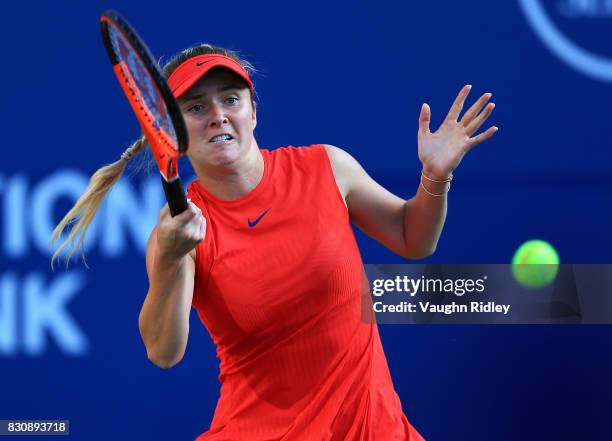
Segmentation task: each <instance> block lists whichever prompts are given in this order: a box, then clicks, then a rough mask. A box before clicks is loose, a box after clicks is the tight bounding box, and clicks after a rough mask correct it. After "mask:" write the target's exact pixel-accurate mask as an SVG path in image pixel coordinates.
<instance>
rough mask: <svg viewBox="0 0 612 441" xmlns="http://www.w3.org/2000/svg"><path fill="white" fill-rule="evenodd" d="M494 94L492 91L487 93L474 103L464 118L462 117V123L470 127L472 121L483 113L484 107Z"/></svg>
mask: <svg viewBox="0 0 612 441" xmlns="http://www.w3.org/2000/svg"><path fill="white" fill-rule="evenodd" d="M492 96H493V94H492V93H485V94H483V95H482V96H481V97H480V98H478V100H476V102H475V103H474V104H472V107H470V108H469V109H468V111H467V112H465V114H464V115H463V118H461V125H462V126H464V127H468V126H469V125H470V124H471V123H472V121H474V119H475V118H476V116H477V115H479V114H481V110H482V108H483V107H484V106H485V105H486V104H487V103H488V102H489V100H490V99H491V97H492ZM485 110H486V109H485ZM491 110H493V109H491ZM489 114H490V112H489ZM472 133H473V132H472Z"/></svg>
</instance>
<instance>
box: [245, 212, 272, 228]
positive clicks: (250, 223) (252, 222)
mask: <svg viewBox="0 0 612 441" xmlns="http://www.w3.org/2000/svg"><path fill="white" fill-rule="evenodd" d="M268 211H270V209H269V208H268V209H267V210H266V211H264V212H263V213H261V214H260V215H259V217H258V218H257V219H255V220H254V221H252V220H251V219H248V221H249V227H251V228H253V227H254V226H255V225H257V224H258V223H259V221H260V220H261V218H262V217H264V216H265V215H266V213H267V212H268Z"/></svg>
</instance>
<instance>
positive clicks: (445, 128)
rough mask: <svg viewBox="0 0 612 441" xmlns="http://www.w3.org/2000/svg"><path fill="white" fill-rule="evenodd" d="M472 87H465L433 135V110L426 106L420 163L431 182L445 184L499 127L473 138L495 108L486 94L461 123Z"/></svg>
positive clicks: (490, 128) (420, 123) (420, 135)
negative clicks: (476, 148) (477, 147)
mask: <svg viewBox="0 0 612 441" xmlns="http://www.w3.org/2000/svg"><path fill="white" fill-rule="evenodd" d="M471 88H472V86H470V85H467V86H464V87H463V89H461V91H460V92H459V95H457V98H456V99H455V102H454V103H453V105H452V106H451V108H450V110H449V111H448V115H446V119H445V120H444V122H443V123H442V125H441V126H440V128H439V129H438V130H437V131H435V132H434V133H432V132H430V131H429V122H430V120H431V109H430V108H429V106H428V105H427V104H423V107H422V108H421V115H420V116H419V134H418V143H419V159H420V160H421V163H422V164H423V173H425V175H426V176H428V177H430V178H432V179H438V180H444V179H447V178H448V177H449V176H450V175H451V173H452V172H453V171H454V170H455V169H456V168H457V166H458V165H459V163H460V162H461V160H462V159H463V157H464V156H465V154H466V153H467V152H469V151H470V150H471V149H472V148H474V147H475V146H477V145H478V144H480V143H481V142H483V141H484V140H486V139H489V138H490V137H491V136H493V134H494V133H495V132H496V131H497V127H495V126H493V127H489V128H488V129H487V130H486V131H484V132H482V133H480V134H479V135H477V136H474V137H472V135H473V134H474V133H476V132H477V131H478V129H479V128H480V127H481V126H482V125H483V124H484V122H485V121H486V120H487V118H489V116H490V115H491V112H492V111H493V108H494V107H495V104H493V103H489V104H487V102H488V101H489V100H490V99H491V96H492V94H490V93H485V94H484V95H482V96H481V97H480V98H479V99H478V101H476V102H475V103H474V104H473V105H472V107H470V108H469V110H468V111H467V112H465V114H464V115H463V117H462V118H461V119H460V120H459V115H460V113H461V110H462V109H463V103H464V102H465V99H466V98H467V96H468V94H469V93H470V89H471Z"/></svg>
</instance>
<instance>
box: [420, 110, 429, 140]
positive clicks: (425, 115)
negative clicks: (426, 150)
mask: <svg viewBox="0 0 612 441" xmlns="http://www.w3.org/2000/svg"><path fill="white" fill-rule="evenodd" d="M430 121H431V109H430V108H429V105H428V104H426V103H423V106H421V114H420V115H419V134H421V135H426V134H428V133H429V122H430Z"/></svg>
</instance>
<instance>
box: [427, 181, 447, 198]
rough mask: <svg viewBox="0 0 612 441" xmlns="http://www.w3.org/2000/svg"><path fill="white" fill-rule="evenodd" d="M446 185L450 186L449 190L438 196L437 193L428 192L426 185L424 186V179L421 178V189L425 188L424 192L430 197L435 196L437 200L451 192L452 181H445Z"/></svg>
mask: <svg viewBox="0 0 612 441" xmlns="http://www.w3.org/2000/svg"><path fill="white" fill-rule="evenodd" d="M451 180H452V177H451ZM434 182H435V181H434ZM444 183H447V184H448V188H447V189H446V191H445V192H444V193H438V194H436V193H432V192H431V191H429V190H427V188H425V185H424V184H423V178H421V187H423V190H424V191H425V193H427V194H428V195H430V196H435V197H437V198H439V197H441V196H444V195H445V194H446V193H448V192H449V191H450V188H451V183H450V180H449V181H444Z"/></svg>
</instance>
